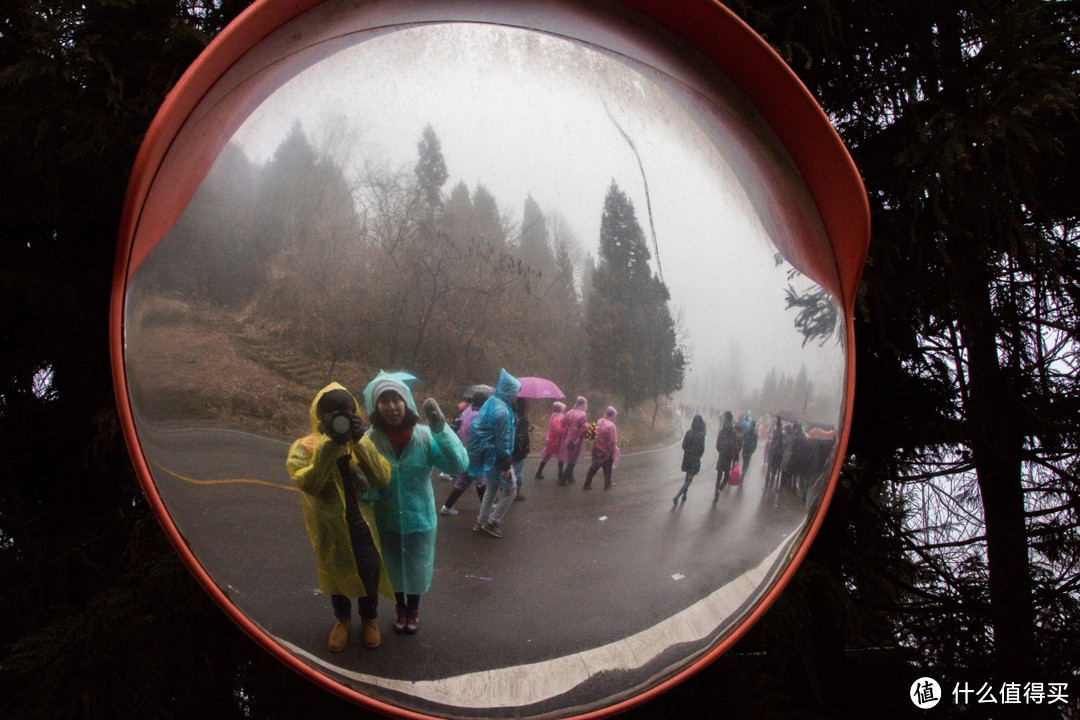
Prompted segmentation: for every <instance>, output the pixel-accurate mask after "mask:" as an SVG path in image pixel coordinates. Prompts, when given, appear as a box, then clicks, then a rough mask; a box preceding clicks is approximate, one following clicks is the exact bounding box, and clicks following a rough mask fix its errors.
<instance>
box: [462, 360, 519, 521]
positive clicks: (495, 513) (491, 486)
mask: <svg viewBox="0 0 1080 720" xmlns="http://www.w3.org/2000/svg"><path fill="white" fill-rule="evenodd" d="M520 389H521V383H520V382H518V380H517V378H515V377H514V376H513V375H511V374H510V373H508V372H506V370H501V371H500V372H499V382H498V383H497V384H496V385H495V394H494V395H492V396H491V397H489V398H488V399H487V401H486V402H485V403H484V405H483V407H481V408H480V412H478V413H477V414H476V417H475V418H474V419H473V422H472V427H471V428H470V432H469V448H468V449H469V474H470V475H474V476H478V475H483V476H484V477H485V478H486V480H487V490H485V491H484V499H483V501H481V503H480V514H479V515H477V517H476V524H475V525H474V526H473V530H474V531H475V532H485V533H487V534H488V535H490V536H492V537H496V538H501V537H502V532H501V530H500V529H499V522H500V521H501V520H502V517H503V515H505V514H506V511H507V509H508V508H509V507H510V504H511V502H512V501H513V500H514V497H515V496H516V495H517V483H516V482H515V479H514V477H513V473H512V472H511V470H510V468H511V465H512V464H513V459H512V456H513V452H514V407H513V404H514V400H515V399H516V398H517V394H518V390H520ZM496 498H497V499H496Z"/></svg>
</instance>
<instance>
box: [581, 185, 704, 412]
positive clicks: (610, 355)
mask: <svg viewBox="0 0 1080 720" xmlns="http://www.w3.org/2000/svg"><path fill="white" fill-rule="evenodd" d="M649 257H650V255H649V248H648V246H647V245H646V244H645V234H644V232H643V231H642V229H641V225H640V224H639V223H638V221H637V216H636V214H635V212H634V204H633V202H632V201H631V200H630V199H629V198H627V197H626V194H625V193H624V192H623V191H622V190H620V189H619V186H618V185H617V184H616V183H615V182H614V181H612V183H611V185H610V186H609V187H608V192H607V195H606V197H605V198H604V208H603V213H602V215H601V219H600V251H599V260H598V262H597V266H596V271H595V273H594V274H593V279H592V285H593V290H592V294H591V295H590V296H589V304H588V307H587V311H586V332H587V334H588V342H589V357H590V367H591V372H592V379H593V381H594V382H596V383H598V384H600V385H601V386H604V387H608V388H610V389H612V390H613V391H615V392H618V393H619V394H620V395H621V396H622V398H623V404H624V406H625V407H627V408H632V407H635V406H636V405H638V404H639V403H641V402H642V401H643V400H646V399H652V400H653V401H654V403H658V402H659V399H660V398H661V397H663V396H665V395H669V394H670V393H672V392H674V391H676V390H678V389H679V388H680V387H681V386H682V379H683V374H684V372H685V356H684V353H683V350H682V348H680V347H679V343H678V337H677V334H676V329H675V322H674V320H673V318H672V316H671V312H670V310H669V308H668V301H669V300H670V295H669V294H668V290H667V287H666V286H665V285H664V284H663V283H662V282H660V280H659V279H658V278H657V277H656V276H655V275H654V274H653V272H652V268H651V267H650V265H649Z"/></svg>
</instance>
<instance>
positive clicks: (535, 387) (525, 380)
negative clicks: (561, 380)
mask: <svg viewBox="0 0 1080 720" xmlns="http://www.w3.org/2000/svg"><path fill="white" fill-rule="evenodd" d="M518 382H520V383H521V389H520V390H518V397H522V398H555V399H559V398H564V397H566V395H564V394H563V391H562V390H560V389H559V386H558V385H556V384H555V383H553V382H551V381H550V380H546V379H544V378H542V377H531V376H526V377H519V378H518Z"/></svg>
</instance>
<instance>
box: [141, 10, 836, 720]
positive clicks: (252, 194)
mask: <svg viewBox="0 0 1080 720" xmlns="http://www.w3.org/2000/svg"><path fill="white" fill-rule="evenodd" d="M337 41H338V43H339V47H337V49H336V50H335V51H334V52H324V53H323V55H324V57H321V58H320V59H319V60H318V61H313V62H311V63H310V64H309V65H308V66H307V67H306V68H304V69H302V70H301V71H298V72H297V73H296V74H295V76H294V77H291V78H290V79H287V81H281V82H280V84H279V86H276V87H275V88H274V89H273V91H272V92H269V93H268V94H267V96H266V99H265V100H264V101H262V102H261V104H259V105H258V106H257V107H255V108H254V109H253V110H252V111H251V112H250V114H249V115H247V116H246V118H245V119H244V120H243V122H242V124H239V126H238V128H237V129H236V131H235V133H234V134H233V135H232V137H231V138H230V139H229V141H228V142H227V143H226V144H225V145H224V147H223V148H222V150H221V152H220V154H219V155H218V156H217V157H216V160H215V161H214V163H213V165H212V167H211V168H210V170H209V172H208V173H207V174H206V176H205V178H204V179H203V180H202V182H201V185H199V187H198V191H197V192H196V193H195V194H194V196H193V198H192V199H191V201H190V203H189V204H188V205H187V207H186V209H185V211H184V212H183V214H182V215H181V216H180V217H179V219H178V220H177V221H176V223H175V224H174V225H173V226H172V227H171V228H170V229H169V230H168V232H167V234H165V235H164V237H162V238H161V239H160V242H158V243H157V244H156V246H155V247H154V249H153V250H152V251H150V252H149V253H148V254H147V255H146V257H145V259H143V260H142V262H141V263H140V264H139V265H138V267H137V268H136V269H134V271H133V272H131V274H130V276H129V282H128V289H127V296H126V304H125V336H124V341H125V363H126V373H127V380H128V388H129V392H130V401H131V408H132V411H133V416H134V420H135V425H136V428H137V432H138V439H139V443H140V446H141V449H142V452H143V454H144V456H145V458H146V459H147V463H148V465H149V468H150V470H151V473H152V475H153V480H154V484H155V486H156V489H157V491H158V492H159V493H160V495H161V497H162V498H163V500H164V503H165V505H166V507H167V508H168V512H169V515H170V517H171V519H172V521H173V522H174V523H175V524H176V526H177V528H178V529H179V531H180V532H181V534H182V535H183V537H184V540H185V542H186V543H187V544H188V546H189V547H190V549H191V550H192V552H193V553H194V555H195V556H196V558H197V559H198V561H199V563H200V564H201V565H202V566H203V567H204V568H205V569H206V571H207V572H208V573H209V574H210V576H211V577H212V578H213V580H214V582H215V583H216V584H217V585H218V586H219V587H220V588H221V589H222V591H223V592H224V593H225V594H226V595H227V596H228V597H229V599H230V600H231V601H232V602H233V603H235V605H236V606H237V608H239V610H240V611H241V612H242V613H244V615H245V616H247V617H248V618H250V620H251V621H252V622H254V623H255V624H256V625H257V626H258V627H259V628H261V629H262V630H263V631H264V632H265V633H266V634H267V635H268V636H270V637H271V638H272V639H273V640H274V641H275V642H277V643H279V644H280V646H282V647H283V648H285V649H286V651H287V652H289V653H290V654H292V655H294V656H295V657H297V658H299V659H300V660H301V661H302V662H303V663H305V664H307V665H309V666H310V667H312V668H314V669H316V670H317V671H318V672H320V673H323V674H325V675H326V676H327V677H329V678H331V679H332V680H334V681H336V682H339V683H341V684H342V685H343V686H345V687H347V688H352V689H355V690H358V691H360V692H361V693H363V694H365V695H368V696H370V697H374V698H377V699H379V700H382V701H386V702H388V703H390V704H392V705H396V706H399V707H404V708H408V709H411V710H416V711H419V712H424V713H432V714H448V715H455V716H475V717H483V716H493V715H505V714H507V713H510V712H512V713H514V714H516V715H519V716H539V715H543V714H551V713H555V712H568V711H584V710H589V709H595V708H598V707H602V706H605V705H609V704H611V703H613V702H616V701H618V700H620V699H624V698H626V697H628V696H629V695H630V694H632V693H634V692H639V691H641V689H643V688H647V687H650V686H652V685H655V684H656V683H657V682H660V681H662V680H663V679H664V678H667V677H669V676H670V675H671V674H672V673H674V672H676V671H677V670H679V669H680V668H684V667H686V666H687V664H689V663H690V662H692V661H693V660H694V659H695V658H698V657H700V656H701V655H702V654H703V653H705V652H707V651H708V650H709V649H711V648H712V647H714V646H715V645H716V643H717V642H718V641H719V640H721V639H722V638H724V637H725V636H727V635H728V634H729V633H731V632H732V631H733V630H734V629H735V628H736V627H737V626H738V625H739V623H740V622H741V621H743V620H744V619H745V618H746V617H747V616H748V615H749V614H750V613H751V612H752V611H753V610H754V608H755V607H756V606H757V605H758V604H759V603H760V601H761V599H762V598H763V597H764V596H765V595H766V593H768V591H769V590H770V589H771V588H772V587H773V585H774V583H775V582H776V581H777V578H778V577H779V576H780V575H781V573H783V571H784V570H785V569H786V568H787V567H788V566H789V565H790V563H791V561H792V559H793V557H794V555H795V553H796V552H797V551H798V549H799V546H800V543H801V541H802V540H803V539H804V537H805V534H806V532H807V528H808V526H809V524H810V521H811V519H812V518H813V517H814V515H815V513H816V512H817V510H818V508H819V506H820V505H821V502H822V499H823V495H824V492H825V486H826V484H827V481H828V479H829V477H830V474H831V472H832V468H833V465H834V460H835V456H836V450H837V446H836V438H837V436H838V434H839V430H840V427H839V425H840V423H841V422H842V418H843V413H844V406H845V400H846V398H845V396H844V389H845V387H846V374H845V373H846V357H847V349H846V348H845V346H844V342H845V341H844V338H845V335H844V327H843V321H842V315H843V313H842V310H841V309H840V307H839V305H838V303H837V301H836V299H835V298H834V297H833V295H832V293H831V292H830V291H829V290H828V289H827V288H829V287H834V284H832V280H833V279H832V278H831V277H828V276H822V275H821V274H820V272H819V271H818V272H817V274H815V272H812V271H811V269H809V268H808V267H806V266H803V265H802V264H800V263H799V262H798V260H797V259H795V258H794V256H793V254H792V253H791V252H790V248H792V247H793V246H800V245H801V246H813V247H819V248H820V247H825V246H827V240H826V238H825V236H824V230H823V229H822V226H821V223H820V220H819V219H818V217H817V214H816V210H815V209H814V206H813V203H812V201H811V200H810V198H809V196H808V193H807V191H806V189H805V187H804V186H803V185H802V184H801V181H800V180H799V177H798V175H797V173H796V172H795V171H794V170H793V169H792V168H791V167H790V164H789V163H788V162H787V161H786V159H785V157H786V156H785V155H784V153H783V151H782V150H780V149H778V146H777V144H776V142H775V141H774V140H773V139H772V136H771V134H770V133H769V131H768V130H767V129H766V128H765V127H764V126H763V124H762V123H761V122H760V121H759V120H758V119H757V117H756V115H755V114H754V113H753V111H752V110H750V109H748V108H747V107H745V104H744V103H742V102H740V101H739V100H738V99H737V97H736V96H735V95H734V94H733V93H732V92H731V91H730V89H728V88H726V87H724V86H723V85H722V84H721V82H722V81H720V80H717V79H705V80H701V79H700V77H698V78H697V79H696V80H695V81H694V82H693V83H688V82H686V81H685V79H684V77H680V78H678V79H676V78H675V77H673V76H672V75H670V74H668V73H667V72H661V71H660V70H658V69H657V68H656V67H653V66H650V65H647V64H642V63H639V62H636V61H634V60H632V59H630V58H629V57H626V56H624V55H621V54H616V53H613V52H609V51H605V50H604V49H602V48H600V47H597V46H595V45H590V44H587V43H585V42H581V41H576V40H573V39H569V38H566V37H562V36H559V35H555V34H546V33H541V32H537V31H533V30H527V29H521V28H515V27H509V26H504V25H496V24H480V23H441V24H419V25H406V26H401V27H396V28H390V29H385V28H384V29H382V30H381V31H379V32H377V33H363V32H357V33H353V34H352V35H350V36H348V37H347V38H345V39H344V40H343V39H342V38H338V39H337ZM683 70H684V71H685V72H686V73H689V70H686V69H685V68H684V69H683ZM257 80H258V78H257V77H256V78H255V80H253V82H254V81H257ZM793 262H794V263H796V264H794V265H793V264H792V263H793ZM501 368H505V369H506V370H507V371H508V372H509V373H510V374H512V375H515V376H536V377H541V378H545V379H548V380H551V381H552V382H553V383H554V384H555V385H556V386H557V387H558V389H559V390H558V392H557V393H546V394H545V393H539V392H537V393H535V394H536V395H539V397H534V398H533V399H531V400H529V401H528V403H527V418H528V422H529V425H530V427H531V430H530V452H529V454H528V455H527V457H526V458H525V460H524V471H523V473H521V474H522V480H523V483H522V486H521V490H520V493H521V497H520V498H519V499H520V500H525V502H518V501H515V502H513V503H512V504H511V506H510V507H509V508H508V509H507V511H506V514H505V515H504V516H503V520H502V522H501V523H500V524H499V527H500V528H501V534H502V535H503V537H502V538H501V539H496V538H494V537H491V536H490V535H487V534H486V533H484V532H474V531H473V525H474V521H475V519H476V517H477V513H478V511H479V508H480V500H479V498H478V497H477V495H476V494H475V492H474V491H473V490H472V489H468V490H467V491H466V492H464V493H460V492H459V493H453V488H454V481H455V480H456V478H454V477H452V476H451V473H450V471H451V470H452V469H453V468H451V467H450V466H449V465H444V466H443V468H442V469H443V470H444V471H445V472H443V473H440V471H439V469H438V468H436V469H435V470H434V471H433V472H432V473H431V475H430V489H431V492H432V493H433V500H428V501H427V502H428V503H429V504H430V505H431V507H430V508H427V509H426V510H425V512H429V513H430V516H431V518H432V520H434V519H435V508H437V507H441V506H443V505H444V503H446V502H447V501H448V500H450V499H451V496H452V494H453V496H454V497H453V501H452V503H451V504H452V505H453V507H452V508H449V510H450V511H451V512H457V513H458V514H457V515H453V514H449V513H447V514H442V515H439V516H438V518H437V520H438V526H437V532H436V533H435V534H434V538H435V540H434V542H435V546H434V565H433V568H432V577H431V582H430V589H429V590H428V591H427V592H426V593H425V594H424V595H423V604H422V606H421V612H420V618H421V621H420V623H419V625H418V632H416V633H415V634H412V633H408V634H406V633H402V634H400V635H399V634H396V633H394V632H393V631H392V630H393V629H395V628H394V622H395V603H394V601H393V600H392V599H389V598H386V597H382V598H380V599H379V603H378V618H377V624H378V626H379V627H380V629H381V630H382V635H383V638H382V643H381V645H380V646H379V647H378V649H377V650H370V651H369V650H365V649H364V647H363V638H362V637H361V634H360V623H359V621H357V620H354V622H353V626H352V630H351V635H350V636H349V637H348V638H347V643H348V644H347V647H346V649H345V651H343V652H331V650H330V649H329V647H328V634H329V632H330V630H331V627H332V625H333V624H334V618H335V616H334V608H333V607H332V603H331V599H330V598H329V597H328V596H327V595H326V594H324V592H325V591H326V590H325V587H324V588H323V591H320V586H321V584H320V577H319V576H318V574H317V572H316V567H317V564H316V553H315V552H313V546H312V541H311V539H310V538H309V535H308V532H307V530H306V528H305V522H304V514H303V513H302V511H301V507H302V501H301V492H300V491H299V489H298V486H297V484H296V483H294V481H293V479H292V478H290V475H289V473H288V472H287V471H286V455H287V453H288V451H289V447H290V443H292V442H293V441H294V440H296V439H297V438H301V437H303V436H306V435H308V434H309V433H310V432H311V430H312V419H311V417H312V415H311V413H310V412H309V411H310V409H311V407H312V403H313V400H314V399H315V397H316V394H317V393H319V391H320V390H321V389H322V388H324V387H325V386H326V385H327V384H329V383H330V382H334V381H336V382H339V383H341V384H342V385H343V386H344V387H345V388H347V389H348V390H349V391H350V392H351V393H352V395H353V397H354V398H356V399H357V400H358V402H359V405H360V406H363V405H364V400H363V398H362V393H363V390H364V388H365V386H366V385H367V384H368V383H369V382H370V381H371V380H372V379H373V378H375V376H376V375H377V374H378V373H379V372H380V370H387V371H405V372H407V373H410V374H411V375H412V376H414V377H413V379H411V380H410V381H409V383H408V384H409V386H410V387H411V393H412V394H413V395H414V396H415V398H416V404H417V405H420V403H422V401H423V399H424V398H426V397H434V398H436V399H437V400H438V401H439V403H440V404H441V406H442V408H443V409H444V410H445V412H446V415H447V416H448V418H452V417H453V416H454V415H455V413H456V412H457V411H458V410H460V409H462V408H464V407H465V406H467V405H468V399H469V395H471V393H472V390H467V388H470V386H474V385H476V384H487V385H491V386H494V385H496V382H497V380H498V379H499V372H500V369H501ZM523 394H524V393H523ZM552 395H554V397H552ZM562 395H565V397H560V396H562ZM578 396H581V397H584V398H585V399H586V400H587V403H586V416H587V421H588V422H589V423H596V422H597V421H598V419H599V418H600V417H601V416H602V415H603V414H604V411H605V408H608V407H609V406H611V407H613V408H615V409H616V410H617V415H616V416H615V425H616V427H617V431H618V446H619V448H620V456H619V460H618V462H617V463H616V464H615V465H614V468H613V469H612V470H611V480H612V485H611V487H610V489H604V484H603V483H602V482H601V480H603V478H604V470H603V469H601V470H600V471H599V472H598V473H597V480H596V481H595V482H594V483H593V485H592V487H593V489H592V490H591V492H584V491H583V490H582V488H583V485H584V478H585V475H586V472H587V471H588V470H589V466H590V465H591V464H592V463H591V458H592V448H593V447H594V446H595V445H597V444H599V440H592V439H591V438H592V432H590V439H588V440H586V441H585V442H584V447H583V449H582V452H581V456H580V459H579V460H578V463H577V467H576V469H575V470H574V474H573V482H570V481H560V479H559V477H558V475H559V468H560V467H563V468H564V471H565V470H567V468H566V466H565V464H564V463H565V462H566V461H567V460H568V459H567V458H566V457H565V455H564V456H562V457H560V456H559V452H558V448H557V447H555V446H553V447H552V448H547V447H545V441H546V435H547V431H548V428H549V420H550V418H551V415H552V412H553V402H554V401H555V400H558V401H559V402H561V403H563V404H564V405H565V407H566V408H567V410H568V411H569V410H570V409H571V408H573V406H574V404H575V399H576V398H578ZM728 413H730V415H728ZM420 414H422V415H423V413H422V412H421V413H420ZM363 415H364V421H365V423H370V422H371V419H372V418H371V416H370V413H369V411H365V412H364V413H363ZM698 416H699V417H700V422H694V419H695V417H698ZM426 423H427V420H426V418H425V419H424V420H422V423H421V424H426ZM692 425H694V427H695V428H696V429H699V430H700V429H702V426H703V430H704V435H703V444H702V447H703V454H702V455H701V456H700V460H699V461H698V462H697V463H695V462H694V457H695V456H696V453H694V452H684V447H685V446H686V445H685V444H684V438H687V439H689V440H690V441H693V440H694V438H697V440H698V441H699V442H700V441H701V438H700V436H699V435H698V434H696V433H694V432H688V431H690V430H691V426H692ZM601 430H602V428H600V429H597V430H596V432H600V431H601ZM690 444H693V442H690ZM551 450H554V452H553V453H550V451H551ZM549 453H550V454H551V456H550V457H549V458H548V460H547V461H546V462H545V465H544V468H543V469H542V470H541V469H539V467H540V462H541V460H542V458H545V457H548V455H549ZM723 457H726V458H728V460H727V462H724V461H722V459H721V458H723ZM450 465H452V463H451V464H450ZM695 465H699V466H700V467H699V469H698V470H697V471H696V474H695V472H694V470H695ZM718 465H719V466H720V468H719V469H718ZM735 465H737V466H738V472H733V466H735ZM566 474H567V475H568V474H569V473H566ZM690 476H692V477H690ZM688 477H689V480H688ZM448 478H449V479H448ZM736 479H738V482H737V483H736ZM687 483H688V484H687ZM717 488H720V489H719V490H718V489H717ZM682 489H685V492H684V493H682V494H680V495H679V496H676V493H679V492H680V490H682ZM673 498H674V499H675V502H673ZM378 502H380V500H379V499H378V498H375V499H373V505H377V504H378ZM353 600H354V607H353V614H354V615H355V613H356V608H355V598H354V599H353Z"/></svg>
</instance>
